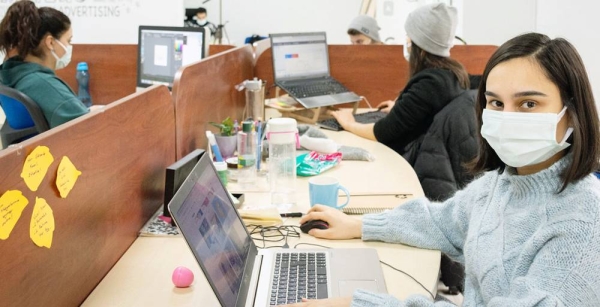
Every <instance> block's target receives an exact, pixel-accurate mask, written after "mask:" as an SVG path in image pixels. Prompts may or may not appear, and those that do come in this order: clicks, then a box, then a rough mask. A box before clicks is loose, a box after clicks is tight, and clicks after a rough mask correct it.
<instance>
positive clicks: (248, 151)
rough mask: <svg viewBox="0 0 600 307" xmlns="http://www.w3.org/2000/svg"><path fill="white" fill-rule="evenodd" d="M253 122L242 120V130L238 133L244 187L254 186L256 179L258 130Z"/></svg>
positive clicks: (239, 170)
mask: <svg viewBox="0 0 600 307" xmlns="http://www.w3.org/2000/svg"><path fill="white" fill-rule="evenodd" d="M252 126H253V125H252V122H250V121H245V122H242V131H240V132H238V134H237V139H238V143H237V151H238V175H237V181H238V184H239V185H240V186H241V187H242V188H248V187H250V186H253V185H254V184H255V181H256V165H255V163H256V132H255V131H254V129H252Z"/></svg>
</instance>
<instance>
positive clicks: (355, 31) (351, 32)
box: [348, 29, 362, 35]
mask: <svg viewBox="0 0 600 307" xmlns="http://www.w3.org/2000/svg"><path fill="white" fill-rule="evenodd" d="M358 34H362V33H360V32H358V30H354V29H348V35H358Z"/></svg>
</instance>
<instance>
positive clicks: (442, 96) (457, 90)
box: [332, 3, 470, 154]
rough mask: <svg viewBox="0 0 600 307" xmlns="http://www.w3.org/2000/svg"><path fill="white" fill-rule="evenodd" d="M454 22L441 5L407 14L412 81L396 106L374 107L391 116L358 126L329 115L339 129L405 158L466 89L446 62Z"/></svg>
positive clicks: (461, 72)
mask: <svg viewBox="0 0 600 307" xmlns="http://www.w3.org/2000/svg"><path fill="white" fill-rule="evenodd" d="M457 18H458V17H457V12H456V9H455V8H454V7H450V6H447V5H446V4H444V3H436V4H432V5H425V6H422V7H420V8H418V9H416V10H415V11H413V12H411V13H410V14H409V16H408V18H407V20H406V23H405V29H406V33H407V36H408V38H409V43H408V44H407V45H405V47H408V48H405V49H407V50H408V51H409V57H410V60H409V67H410V78H409V80H408V83H407V84H406V86H405V87H404V89H403V90H402V92H401V93H400V95H399V96H398V99H397V100H396V101H395V102H394V101H387V102H383V103H382V104H380V105H379V106H378V108H384V111H388V112H389V115H388V116H386V117H385V118H383V119H381V120H380V121H378V122H377V123H375V124H361V123H357V122H356V121H355V120H354V116H353V115H352V114H351V112H349V110H340V111H335V112H332V115H333V116H334V117H335V118H336V119H337V120H338V122H339V123H340V125H341V126H342V127H343V128H344V129H345V130H346V131H349V132H352V133H354V134H356V135H358V136H361V137H364V138H367V139H370V140H376V141H379V142H381V143H383V144H385V145H387V146H388V147H390V148H392V149H393V150H395V151H396V152H398V153H399V154H403V153H404V147H405V146H406V145H407V144H408V143H410V142H411V141H413V140H415V139H416V138H418V137H419V136H420V135H422V134H423V133H425V132H426V131H427V128H428V124H429V123H431V121H432V119H433V116H435V114H436V113H437V112H438V111H440V110H441V109H442V108H444V107H445V106H446V105H447V104H448V103H449V102H450V101H451V100H452V99H454V98H455V97H457V96H458V95H460V94H461V93H463V92H464V91H465V90H466V89H469V88H470V81H469V75H468V73H467V71H466V70H465V68H464V67H463V66H462V65H461V64H460V63H458V62H457V61H456V60H453V59H452V58H450V57H449V55H450V48H452V41H453V39H454V34H455V31H456V24H457V22H458V20H457Z"/></svg>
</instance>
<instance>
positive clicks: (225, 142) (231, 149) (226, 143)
mask: <svg viewBox="0 0 600 307" xmlns="http://www.w3.org/2000/svg"><path fill="white" fill-rule="evenodd" d="M215 140H216V141H217V145H218V146H219V150H220V151H221V155H222V156H223V158H224V159H227V158H231V157H234V156H235V151H236V150H237V136H235V135H232V136H221V135H215Z"/></svg>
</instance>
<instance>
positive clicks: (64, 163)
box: [56, 156, 81, 198]
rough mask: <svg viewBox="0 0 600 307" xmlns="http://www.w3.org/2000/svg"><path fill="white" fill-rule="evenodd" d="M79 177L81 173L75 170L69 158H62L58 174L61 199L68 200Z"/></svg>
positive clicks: (57, 182) (57, 180) (57, 183)
mask: <svg viewBox="0 0 600 307" xmlns="http://www.w3.org/2000/svg"><path fill="white" fill-rule="evenodd" d="M79 175H81V172H80V171H79V170H77V168H75V165H73V162H71V160H70V159H69V157H67V156H64V157H62V159H61V160H60V164H59V165H58V171H57V174H56V187H57V188H58V192H60V197H62V198H67V196H68V195H69V192H71V190H72V189H73V186H75V182H77V178H78V177H79Z"/></svg>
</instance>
